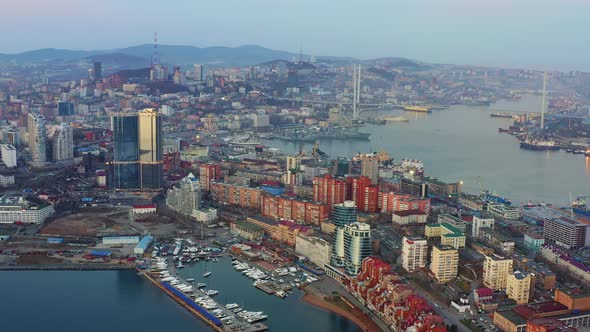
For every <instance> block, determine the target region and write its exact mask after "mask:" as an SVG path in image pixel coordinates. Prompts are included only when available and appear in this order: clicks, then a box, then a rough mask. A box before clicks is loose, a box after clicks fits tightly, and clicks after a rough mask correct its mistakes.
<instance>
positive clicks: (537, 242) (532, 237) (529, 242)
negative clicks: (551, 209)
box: [524, 232, 545, 252]
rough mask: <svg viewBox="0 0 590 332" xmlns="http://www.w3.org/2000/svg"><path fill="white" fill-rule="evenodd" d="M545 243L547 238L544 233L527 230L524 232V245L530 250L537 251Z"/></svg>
mask: <svg viewBox="0 0 590 332" xmlns="http://www.w3.org/2000/svg"><path fill="white" fill-rule="evenodd" d="M543 244H545V238H544V237H543V234H539V233H534V232H527V233H525V234H524V246H525V247H526V248H527V249H528V250H530V251H534V252H537V251H539V250H540V249H541V247H542V246H543Z"/></svg>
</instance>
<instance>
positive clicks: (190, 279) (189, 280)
mask: <svg viewBox="0 0 590 332" xmlns="http://www.w3.org/2000/svg"><path fill="white" fill-rule="evenodd" d="M186 281H188V282H193V281H195V279H194V278H188V279H186Z"/></svg>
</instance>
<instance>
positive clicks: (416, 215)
mask: <svg viewBox="0 0 590 332" xmlns="http://www.w3.org/2000/svg"><path fill="white" fill-rule="evenodd" d="M427 217H428V215H427V214H425V213H421V212H420V211H418V210H408V211H396V212H393V213H392V214H391V221H392V222H393V223H394V224H396V225H413V224H426V218H427Z"/></svg>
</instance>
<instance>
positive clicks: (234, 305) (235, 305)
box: [225, 303, 240, 310]
mask: <svg viewBox="0 0 590 332" xmlns="http://www.w3.org/2000/svg"><path fill="white" fill-rule="evenodd" d="M239 306H240V305H239V304H237V303H228V304H226V305H225V307H226V308H227V309H230V310H231V309H235V308H237V307H239Z"/></svg>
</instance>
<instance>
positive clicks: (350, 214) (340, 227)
mask: <svg viewBox="0 0 590 332" xmlns="http://www.w3.org/2000/svg"><path fill="white" fill-rule="evenodd" d="M332 222H333V223H334V225H336V230H335V232H334V239H333V241H332V257H331V260H330V264H332V265H334V266H336V267H343V266H344V262H345V260H344V254H345V253H344V249H345V248H344V226H347V225H350V224H352V223H354V222H356V205H355V204H354V202H353V201H345V202H344V203H341V204H336V205H334V210H333V211H332Z"/></svg>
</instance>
